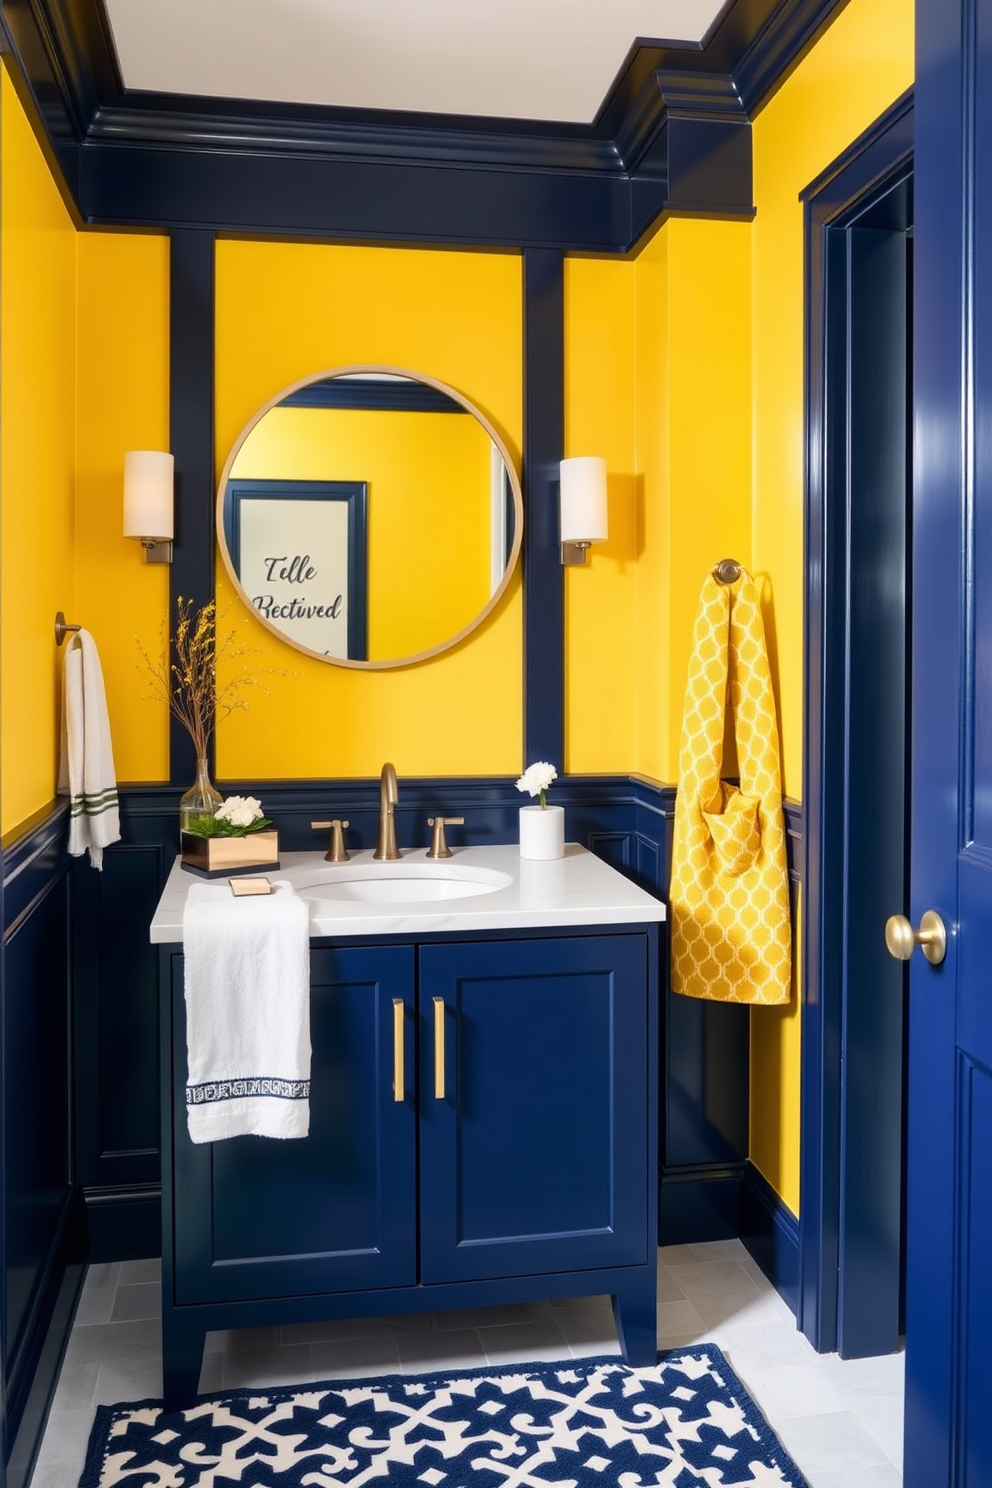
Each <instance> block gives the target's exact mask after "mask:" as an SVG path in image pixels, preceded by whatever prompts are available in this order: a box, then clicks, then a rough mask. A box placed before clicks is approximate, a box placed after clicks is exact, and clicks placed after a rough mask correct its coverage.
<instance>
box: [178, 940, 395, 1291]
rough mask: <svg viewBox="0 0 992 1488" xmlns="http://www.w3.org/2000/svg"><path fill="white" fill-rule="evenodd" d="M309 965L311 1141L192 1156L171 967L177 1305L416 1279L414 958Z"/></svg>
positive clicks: (390, 955)
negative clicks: (399, 1069)
mask: <svg viewBox="0 0 992 1488" xmlns="http://www.w3.org/2000/svg"><path fill="white" fill-rule="evenodd" d="M310 964H311V978H310V1033H311V1039H312V1043H313V1068H312V1081H311V1093H310V1134H309V1136H308V1137H306V1138H305V1139H303V1140H302V1141H286V1142H277V1141H268V1140H266V1139H265V1138H261V1137H234V1138H232V1139H230V1140H229V1141H224V1142H213V1143H206V1144H204V1145H202V1146H194V1145H193V1143H192V1142H190V1140H189V1137H188V1135H187V1132H186V1126H185V1117H186V1109H185V1096H184V1088H183V1080H184V1078H185V1070H186V1045H185V1038H186V1034H185V1028H184V1027H183V1026H182V1017H181V1016H180V1014H181V1010H182V1008H183V990H182V975H183V973H182V965H183V962H182V957H181V956H176V957H175V958H174V960H173V968H174V970H173V1007H174V1009H176V1014H175V1015H174V1016H175V1018H176V1026H175V1029H174V1055H173V1065H174V1068H175V1071H176V1075H175V1080H176V1084H175V1091H174V1111H175V1113H176V1115H175V1129H174V1142H175V1176H174V1180H173V1181H174V1183H175V1185H176V1188H177V1190H178V1191H179V1192H181V1194H182V1203H181V1204H179V1205H177V1206H176V1214H177V1221H176V1237H175V1258H176V1259H175V1266H176V1278H175V1295H176V1301H177V1302H179V1303H191V1302H230V1301H238V1300H243V1299H248V1298H264V1297H286V1296H300V1295H309V1294H317V1293H321V1294H326V1293H331V1292H340V1291H351V1290H356V1289H359V1288H370V1287H398V1286H411V1285H412V1284H413V1283H414V1282H415V1281H416V1106H415V1101H416V1089H415V1083H414V1082H415V1072H416V1061H415V1058H414V1046H415V1028H414V1017H413V1008H414V953H413V949H412V947H410V946H392V947H382V948H381V949H380V948H373V949H353V950H337V949H334V950H314V951H312V952H311V963H310ZM397 1002H399V1003H400V1004H401V1006H400V1008H397V1007H396V1003H397ZM400 1037H402V1041H403V1050H402V1057H403V1059H404V1071H405V1077H404V1086H405V1088H404V1091H403V1099H402V1100H397V1099H396V1098H395V1097H396V1091H395V1089H394V1082H393V1060H394V1052H395V1047H396V1041H397V1039H398V1038H400Z"/></svg>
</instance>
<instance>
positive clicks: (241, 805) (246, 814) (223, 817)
mask: <svg viewBox="0 0 992 1488" xmlns="http://www.w3.org/2000/svg"><path fill="white" fill-rule="evenodd" d="M262 814H263V813H262V803H261V801H256V799H255V797H254V796H228V798H227V800H226V801H225V802H224V804H223V805H222V806H218V808H217V810H216V811H215V812H214V816H215V817H216V818H217V820H218V821H229V822H230V823H231V825H232V827H250V826H251V824H252V822H257V821H260V820H261V817H262Z"/></svg>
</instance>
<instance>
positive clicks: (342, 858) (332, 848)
mask: <svg viewBox="0 0 992 1488" xmlns="http://www.w3.org/2000/svg"><path fill="white" fill-rule="evenodd" d="M310 825H311V827H313V829H314V831H315V832H319V831H321V830H322V829H323V828H326V827H330V829H331V840H330V844H329V845H328V848H327V851H326V853H325V854H324V858H325V860H326V861H327V862H328V863H347V861H348V849H347V848H346V847H345V845H344V829H345V827H350V826H351V822H346V821H342V820H341V819H340V817H335V818H334V820H333V821H326V822H311V823H310Z"/></svg>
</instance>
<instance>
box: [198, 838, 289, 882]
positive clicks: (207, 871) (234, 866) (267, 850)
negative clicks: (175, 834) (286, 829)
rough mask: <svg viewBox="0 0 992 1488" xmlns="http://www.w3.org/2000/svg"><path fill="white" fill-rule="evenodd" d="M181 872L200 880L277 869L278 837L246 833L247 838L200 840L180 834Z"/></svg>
mask: <svg viewBox="0 0 992 1488" xmlns="http://www.w3.org/2000/svg"><path fill="white" fill-rule="evenodd" d="M180 861H181V863H182V866H183V868H185V869H186V870H187V872H189V873H197V874H199V875H200V876H201V877H202V878H230V877H231V876H232V875H233V874H237V873H254V872H257V870H258V869H259V868H263V869H264V868H278V867H279V833H278V832H277V831H276V830H275V829H272V830H270V831H266V832H249V833H248V835H247V836H246V837H200V836H198V835H197V834H196V833H195V832H183V833H182V855H181V859H180Z"/></svg>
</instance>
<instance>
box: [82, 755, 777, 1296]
mask: <svg viewBox="0 0 992 1488" xmlns="http://www.w3.org/2000/svg"><path fill="white" fill-rule="evenodd" d="M221 785H222V789H224V790H225V791H227V792H231V791H237V792H239V793H248V794H252V795H256V796H258V797H260V798H261V800H262V803H263V806H264V808H265V810H266V813H267V814H268V815H269V816H271V817H272V818H273V820H274V821H275V823H276V826H277V827H278V829H279V833H280V842H281V846H282V848H283V850H284V851H300V850H307V849H310V848H316V847H320V848H321V849H322V848H323V847H324V846H325V840H324V839H325V837H326V833H318V832H315V831H313V830H312V828H311V826H310V823H311V821H316V820H323V821H326V820H327V819H328V818H330V817H332V816H342V817H345V818H347V819H348V820H349V821H350V823H351V825H350V827H349V829H348V832H347V833H346V837H347V842H348V846H349V848H351V849H355V848H359V847H372V846H374V844H375V834H376V825H377V818H378V806H379V782H378V780H377V779H373V780H346V781H337V782H334V781H282V780H280V781H238V782H222V783H221ZM178 794H179V792H178V790H176V789H175V788H172V787H169V786H147V787H146V786H127V787H124V788H123V789H122V792H121V796H122V832H123V841H122V842H121V843H120V844H118V845H115V846H114V847H113V848H111V849H109V850H108V852H107V854H106V867H105V870H104V872H103V874H95V873H93V872H92V871H90V870H89V869H87V868H86V867H85V866H83V865H79V866H78V867H77V868H76V869H75V870H74V873H73V881H72V882H73V921H72V923H73V958H74V976H75V985H76V1035H75V1039H76V1042H75V1056H76V1072H75V1073H76V1109H77V1123H76V1161H77V1173H78V1179H79V1182H80V1184H81V1185H82V1187H83V1191H84V1194H85V1199H86V1211H87V1218H88V1226H89V1244H90V1254H91V1257H92V1258H93V1259H114V1258H118V1257H121V1256H127V1255H130V1256H137V1255H150V1254H154V1253H157V1249H158V1245H159V1237H158V1214H159V1195H160V1188H159V1183H160V1172H159V1132H158V1114H157V1113H158V1075H157V1062H158V1048H157V1027H156V992H157V977H158V963H157V956H156V954H155V951H154V948H153V947H152V946H150V945H149V944H148V941H147V925H148V922H149V920H150V918H151V915H152V912H153V910H154V906H155V902H156V899H157V897H158V894H159V892H160V889H161V885H162V883H163V882H164V880H165V877H166V875H167V874H168V871H169V868H170V866H171V863H172V860H173V857H174V854H175V851H176V847H177V830H176V827H177V802H178ZM554 794H555V800H556V801H557V802H558V803H560V804H562V805H564V807H565V810H566V823H567V826H566V831H567V836H568V838H569V840H570V841H573V842H581V843H583V844H584V845H585V846H587V847H588V848H590V849H591V850H592V851H593V852H595V853H596V854H597V855H598V856H600V857H601V858H603V859H604V860H605V861H607V862H609V863H611V864H612V865H613V866H614V867H616V868H617V869H618V870H620V871H621V872H623V873H626V874H628V875H629V876H630V877H631V878H633V879H635V880H636V881H637V882H638V883H640V884H641V885H642V886H643V887H644V888H646V889H649V890H650V891H651V892H653V893H656V894H657V895H658V896H659V897H660V898H662V899H664V898H666V897H667V893H668V881H669V869H670V861H671V828H672V819H673V813H674V807H675V791H674V788H673V787H671V786H662V785H659V784H658V783H657V782H654V781H650V780H647V779H644V778H640V777H631V776H627V775H616V776H582V775H573V776H568V777H566V778H564V779H563V780H561V781H559V782H558V783H557V784H556V785H555V788H554ZM523 801H524V798H523V797H522V796H521V795H520V794H519V792H518V791H517V790H516V789H515V786H514V782H513V780H512V779H511V778H487V779H475V778H471V777H455V778H430V779H402V780H401V781H400V800H399V805H398V807H397V836H398V840H399V843H400V846H401V847H426V846H427V845H428V843H429V841H430V835H429V833H430V829H429V828H428V825H427V818H428V816H433V815H434V814H435V813H437V812H443V813H444V814H445V815H458V816H464V817H465V825H464V826H463V827H453V828H451V829H450V830H449V840H450V842H451V843H452V845H453V846H454V847H456V848H457V847H458V846H459V845H477V844H484V843H487V842H490V843H496V842H513V841H515V840H516V836H517V811H518V808H519V807H520V805H521V804H522V803H523ZM789 822H790V857H791V860H793V861H796V860H797V859H798V853H797V851H795V850H794V849H795V847H796V843H797V841H798V840H799V833H800V831H801V828H800V826H799V817H798V812H797V811H796V810H792V811H790V813H789ZM794 881H795V882H798V879H797V878H796V877H795V873H794ZM666 945H667V934H666V932H665V927H662V948H661V967H662V970H661V978H662V986H661V988H660V989H659V990H660V992H661V994H662V997H663V1007H662V1018H661V1028H662V1031H661V1038H662V1049H661V1070H662V1079H663V1089H662V1118H661V1133H660V1138H661V1140H660V1147H659V1152H660V1172H659V1181H660V1200H659V1228H660V1234H661V1240H662V1243H663V1244H673V1243H680V1242H685V1241H695V1240H708V1239H721V1238H725V1237H727V1236H732V1235H737V1234H739V1233H740V1232H741V1195H742V1183H743V1182H744V1181H745V1173H746V1163H747V1157H748V1058H749V1047H748V1045H749V1038H748V1020H749V1012H748V1009H746V1008H739V1007H731V1006H726V1005H722V1004H715V1003H705V1002H697V1001H695V1000H694V999H691V998H681V997H674V996H672V995H671V994H670V992H669V989H668V983H667V975H668V973H667V963H668V957H667V951H666ZM754 1210H755V1206H754V1205H753V1204H752V1205H751V1206H750V1208H749V1210H748V1213H749V1214H751V1216H752V1218H751V1220H750V1221H749V1233H751V1236H752V1239H753V1241H754V1246H755V1247H756V1248H755V1253H756V1255H758V1257H759V1259H762V1260H763V1259H764V1256H765V1254H766V1252H767V1253H768V1254H775V1252H774V1251H770V1252H768V1251H767V1247H764V1248H763V1247H762V1245H761V1243H760V1242H761V1233H759V1231H758V1230H756V1229H755V1220H754ZM761 1213H765V1211H764V1210H762V1211H761ZM771 1223H772V1222H771V1221H770V1220H769V1221H768V1224H769V1225H771ZM766 1228H767V1226H766ZM769 1233H770V1231H769ZM749 1243H751V1242H750V1240H749ZM787 1270H788V1267H787V1265H786V1272H787ZM775 1279H778V1278H777V1276H776V1278H775Z"/></svg>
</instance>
